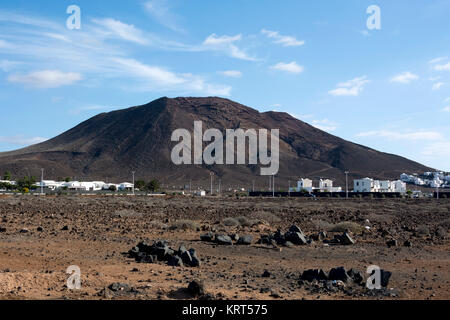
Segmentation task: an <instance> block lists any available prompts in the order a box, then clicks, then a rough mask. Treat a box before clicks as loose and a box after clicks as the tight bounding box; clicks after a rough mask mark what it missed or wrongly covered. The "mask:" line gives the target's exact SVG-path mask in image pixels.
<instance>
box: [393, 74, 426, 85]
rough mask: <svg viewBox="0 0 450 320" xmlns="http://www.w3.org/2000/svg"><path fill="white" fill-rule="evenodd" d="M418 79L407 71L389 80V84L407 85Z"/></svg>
mask: <svg viewBox="0 0 450 320" xmlns="http://www.w3.org/2000/svg"><path fill="white" fill-rule="evenodd" d="M417 79H419V76H418V75H416V74H414V73H411V72H409V71H407V72H403V73H401V74H398V75H396V76H394V77H392V78H391V80H389V81H390V82H391V83H402V84H409V83H411V82H412V81H414V80H417Z"/></svg>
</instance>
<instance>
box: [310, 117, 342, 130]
mask: <svg viewBox="0 0 450 320" xmlns="http://www.w3.org/2000/svg"><path fill="white" fill-rule="evenodd" d="M311 125H313V126H314V127H316V128H317V129H320V130H323V131H327V132H332V131H335V130H336V129H337V124H336V122H334V121H330V120H328V119H323V120H313V121H312V122H311Z"/></svg>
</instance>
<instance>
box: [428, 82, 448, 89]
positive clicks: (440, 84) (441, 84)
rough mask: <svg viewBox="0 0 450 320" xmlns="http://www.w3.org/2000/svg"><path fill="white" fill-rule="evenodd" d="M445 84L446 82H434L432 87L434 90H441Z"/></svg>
mask: <svg viewBox="0 0 450 320" xmlns="http://www.w3.org/2000/svg"><path fill="white" fill-rule="evenodd" d="M443 85H445V83H444V82H436V83H435V84H433V87H432V88H431V89H432V90H439V89H441V88H442V86H443Z"/></svg>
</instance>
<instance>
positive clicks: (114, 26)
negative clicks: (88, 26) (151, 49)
mask: <svg viewBox="0 0 450 320" xmlns="http://www.w3.org/2000/svg"><path fill="white" fill-rule="evenodd" d="M92 21H93V22H94V23H96V24H98V25H100V26H103V27H104V28H105V29H106V30H105V33H106V34H107V35H110V36H112V37H117V38H119V39H123V40H126V41H131V42H135V43H138V44H143V45H145V44H147V43H148V40H147V39H146V38H145V37H144V35H143V32H142V31H141V30H139V29H137V28H136V27H135V26H134V25H129V24H126V23H123V22H121V21H118V20H114V19H111V18H106V19H101V20H98V19H93V20H92Z"/></svg>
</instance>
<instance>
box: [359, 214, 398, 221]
mask: <svg viewBox="0 0 450 320" xmlns="http://www.w3.org/2000/svg"><path fill="white" fill-rule="evenodd" d="M365 218H366V219H368V220H369V221H370V222H378V223H391V222H392V221H393V220H394V217H393V216H391V215H389V214H376V213H371V214H368V215H367V216H366V217H365Z"/></svg>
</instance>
